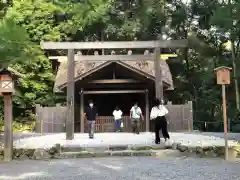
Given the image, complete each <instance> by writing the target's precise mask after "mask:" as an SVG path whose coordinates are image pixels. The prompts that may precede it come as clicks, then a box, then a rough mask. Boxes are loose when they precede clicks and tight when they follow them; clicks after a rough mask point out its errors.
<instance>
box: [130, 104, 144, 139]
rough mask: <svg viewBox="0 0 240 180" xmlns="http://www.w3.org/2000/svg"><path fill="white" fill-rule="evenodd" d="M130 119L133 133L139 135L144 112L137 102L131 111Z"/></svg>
mask: <svg viewBox="0 0 240 180" xmlns="http://www.w3.org/2000/svg"><path fill="white" fill-rule="evenodd" d="M130 118H131V120H132V132H133V133H136V134H139V131H140V119H142V120H143V116H142V110H141V108H140V107H139V106H138V103H137V102H136V103H135V104H134V106H133V107H132V108H131V110H130Z"/></svg>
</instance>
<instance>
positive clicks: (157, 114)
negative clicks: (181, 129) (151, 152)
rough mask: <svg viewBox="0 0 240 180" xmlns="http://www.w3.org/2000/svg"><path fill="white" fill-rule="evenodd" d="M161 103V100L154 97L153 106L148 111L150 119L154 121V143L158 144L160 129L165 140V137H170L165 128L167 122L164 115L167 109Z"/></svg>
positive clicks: (162, 102)
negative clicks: (149, 111)
mask: <svg viewBox="0 0 240 180" xmlns="http://www.w3.org/2000/svg"><path fill="white" fill-rule="evenodd" d="M163 104H164V101H163V100H159V99H155V100H154V106H153V108H152V110H151V113H150V120H152V121H154V130H155V143H156V144H160V136H159V131H160V130H162V135H163V137H164V139H165V141H167V139H170V136H169V134H168V130H167V124H168V122H167V120H166V117H165V116H166V115H167V114H168V109H167V108H166V107H165V106H164V105H163Z"/></svg>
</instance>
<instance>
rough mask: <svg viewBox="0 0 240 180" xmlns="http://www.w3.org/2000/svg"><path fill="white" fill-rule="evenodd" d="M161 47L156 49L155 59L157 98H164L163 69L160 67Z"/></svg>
mask: <svg viewBox="0 0 240 180" xmlns="http://www.w3.org/2000/svg"><path fill="white" fill-rule="evenodd" d="M160 54H161V50H160V48H156V49H155V61H154V70H155V93H156V98H158V99H162V98H163V84H162V69H161V67H160V59H159V57H160Z"/></svg>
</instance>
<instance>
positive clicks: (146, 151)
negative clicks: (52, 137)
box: [0, 143, 240, 160]
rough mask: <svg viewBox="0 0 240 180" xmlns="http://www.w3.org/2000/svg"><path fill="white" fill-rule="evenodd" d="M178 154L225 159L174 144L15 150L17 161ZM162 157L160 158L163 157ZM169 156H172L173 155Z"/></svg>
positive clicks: (234, 153) (220, 150) (217, 151)
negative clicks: (167, 152) (167, 150)
mask: <svg viewBox="0 0 240 180" xmlns="http://www.w3.org/2000/svg"><path fill="white" fill-rule="evenodd" d="M166 149H169V151H171V150H172V151H174V152H176V153H177V152H178V154H180V155H181V156H192V155H197V156H198V157H208V158H216V157H224V150H225V148H224V147H222V146H216V147H187V146H184V145H181V144H177V143H173V144H172V145H171V146H163V145H152V146H151V145H150V146H147V145H146V146H134V145H119V146H117V145H116V146H103V147H61V146H60V144H56V145H55V146H54V147H52V148H50V149H14V150H13V158H14V159H17V160H25V159H35V160H40V159H54V158H57V159H58V158H87V157H108V156H159V154H161V155H163V154H162V153H160V152H164V150H166ZM161 155H160V156H161ZM169 156H172V155H171V153H170V154H169ZM239 157H240V147H231V148H229V159H231V160H235V159H237V158H239ZM0 159H3V150H1V149H0Z"/></svg>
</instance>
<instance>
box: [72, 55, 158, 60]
mask: <svg viewBox="0 0 240 180" xmlns="http://www.w3.org/2000/svg"><path fill="white" fill-rule="evenodd" d="M153 58H154V55H153V54H148V55H97V56H96V55H87V56H83V55H81V56H77V57H76V59H75V61H145V60H153Z"/></svg>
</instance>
